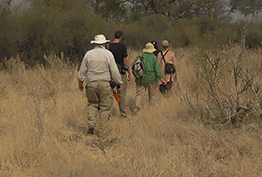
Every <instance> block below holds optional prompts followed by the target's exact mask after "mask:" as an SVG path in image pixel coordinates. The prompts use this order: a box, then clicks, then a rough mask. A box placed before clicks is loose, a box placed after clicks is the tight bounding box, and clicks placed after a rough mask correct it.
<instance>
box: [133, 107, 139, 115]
mask: <svg viewBox="0 0 262 177" xmlns="http://www.w3.org/2000/svg"><path fill="white" fill-rule="evenodd" d="M139 111H141V109H140V108H139V107H136V108H135V109H134V112H133V113H134V114H137V113H138V112H139Z"/></svg>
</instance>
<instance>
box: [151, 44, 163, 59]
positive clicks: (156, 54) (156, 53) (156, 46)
mask: <svg viewBox="0 0 262 177" xmlns="http://www.w3.org/2000/svg"><path fill="white" fill-rule="evenodd" d="M151 43H152V44H153V45H154V48H155V49H156V51H154V54H155V56H156V57H157V56H158V53H159V52H161V50H160V49H159V48H158V45H157V42H156V41H152V42H151Z"/></svg>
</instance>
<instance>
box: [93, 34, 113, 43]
mask: <svg viewBox="0 0 262 177" xmlns="http://www.w3.org/2000/svg"><path fill="white" fill-rule="evenodd" d="M94 39H95V40H94V41H91V44H105V43H108V42H110V40H107V39H106V37H105V36H104V35H103V34H98V35H96V36H95V37H94Z"/></svg>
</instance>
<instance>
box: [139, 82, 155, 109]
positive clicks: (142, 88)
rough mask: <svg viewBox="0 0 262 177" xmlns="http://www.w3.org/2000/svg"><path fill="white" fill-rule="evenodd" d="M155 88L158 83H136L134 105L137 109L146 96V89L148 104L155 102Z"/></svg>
mask: <svg viewBox="0 0 262 177" xmlns="http://www.w3.org/2000/svg"><path fill="white" fill-rule="evenodd" d="M157 86H158V82H155V83H150V84H149V83H142V84H140V83H136V98H135V105H136V107H137V108H141V102H142V99H143V97H144V95H145V94H146V91H147V89H148V101H149V104H153V103H154V102H155V99H156V96H157Z"/></svg>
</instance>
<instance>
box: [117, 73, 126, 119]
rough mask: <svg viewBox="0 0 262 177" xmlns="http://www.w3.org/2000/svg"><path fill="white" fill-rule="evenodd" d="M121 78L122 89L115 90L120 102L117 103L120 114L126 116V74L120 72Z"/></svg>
mask: <svg viewBox="0 0 262 177" xmlns="http://www.w3.org/2000/svg"><path fill="white" fill-rule="evenodd" d="M121 78H122V81H123V85H122V87H123V91H122V92H119V91H117V94H118V96H119V98H120V102H119V103H118V105H119V111H120V115H121V116H123V117H126V90H127V84H128V81H127V74H121Z"/></svg>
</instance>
